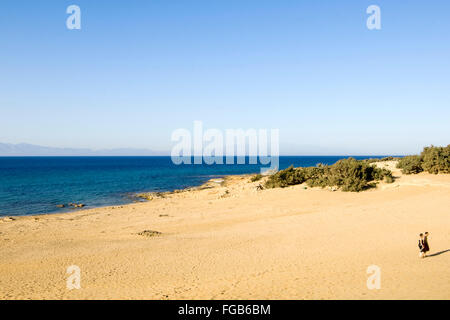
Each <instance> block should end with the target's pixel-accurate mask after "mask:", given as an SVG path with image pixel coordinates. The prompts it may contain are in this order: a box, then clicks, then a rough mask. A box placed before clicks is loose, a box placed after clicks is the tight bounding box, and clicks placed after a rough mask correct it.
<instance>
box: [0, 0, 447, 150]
mask: <svg viewBox="0 0 450 320" xmlns="http://www.w3.org/2000/svg"><path fill="white" fill-rule="evenodd" d="M73 4H75V5H78V6H79V7H80V9H81V29H80V30H69V29H67V27H66V19H67V18H68V17H69V14H67V13H66V9H67V7H68V6H69V5H73ZM369 5H378V6H379V7H380V8H381V29H380V30H369V29H368V28H367V26H366V20H367V18H368V17H369V14H367V13H366V9H367V7H368V6H369ZM449 12H450V2H449V1H448V0H440V1H437V0H430V1H414V0H412V1H380V0H371V1H364V0H360V1H349V0H342V1H335V0H322V1H317V0H316V1H313V0H305V1H302V0H291V1H288V0H277V1H275V0H271V1H268V0H257V1H256V0H245V1H243V0H226V1H225V0H215V1H211V0H209V1H206V0H204V1H203V0H147V1H137V0H128V1H107V0H95V1H92V0H90V1H86V0H71V1H65V0H58V1H55V0H51V1H50V0H45V1H44V0H43V1H24V0H2V1H1V2H0V142H1V143H31V144H37V145H44V146H50V147H70V148H92V149H108V148H123V147H129V148H145V149H152V150H157V151H165V150H167V151H168V153H169V152H170V149H171V148H172V147H173V145H174V142H172V141H171V134H172V132H173V131H174V130H176V129H178V128H186V129H188V130H192V128H193V122H194V121H195V120H200V121H202V122H203V125H204V127H205V129H208V128H217V129H219V130H225V129H239V128H241V129H250V128H254V129H267V130H270V129H279V130H280V152H281V154H289V155H303V154H355V155H357V154H383V155H386V154H396V155H400V154H412V153H417V152H419V151H420V150H421V149H422V147H424V146H426V145H430V144H434V145H447V144H449V143H450V125H449V123H450V121H449V119H450V79H449V75H450V18H449Z"/></svg>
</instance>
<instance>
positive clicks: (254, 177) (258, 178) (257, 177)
mask: <svg viewBox="0 0 450 320" xmlns="http://www.w3.org/2000/svg"><path fill="white" fill-rule="evenodd" d="M262 177H263V176H262V174H260V173H258V174H256V175H254V176H253V177H251V178H250V182H256V181H259V180H261V179H262Z"/></svg>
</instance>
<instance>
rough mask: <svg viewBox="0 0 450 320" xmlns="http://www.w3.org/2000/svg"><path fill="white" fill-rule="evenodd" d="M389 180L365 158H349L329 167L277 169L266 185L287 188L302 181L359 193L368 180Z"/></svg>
mask: <svg viewBox="0 0 450 320" xmlns="http://www.w3.org/2000/svg"><path fill="white" fill-rule="evenodd" d="M385 177H389V178H387V179H392V173H391V172H390V171H389V170H386V169H379V168H377V167H374V166H371V165H370V164H368V163H367V162H366V161H359V160H356V159H353V158H348V159H342V160H339V161H338V162H336V163H335V164H334V165H332V166H327V165H322V164H318V165H317V166H316V167H308V168H294V167H293V166H291V167H289V168H287V169H285V170H282V171H279V172H277V173H276V174H274V175H272V176H270V177H269V179H268V180H267V182H266V185H265V186H266V188H277V187H281V188H284V187H287V186H290V185H295V184H301V183H303V182H306V184H307V185H308V186H310V187H322V188H324V187H332V186H336V187H338V188H340V189H341V190H342V191H354V192H359V191H362V190H365V189H367V188H369V187H372V186H373V183H371V182H372V181H375V180H383V179H384V178H385Z"/></svg>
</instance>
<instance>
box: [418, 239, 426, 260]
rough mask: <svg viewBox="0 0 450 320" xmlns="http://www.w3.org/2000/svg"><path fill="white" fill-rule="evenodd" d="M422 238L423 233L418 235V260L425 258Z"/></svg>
mask: <svg viewBox="0 0 450 320" xmlns="http://www.w3.org/2000/svg"><path fill="white" fill-rule="evenodd" d="M424 248H425V246H424V237H423V233H421V234H419V249H420V252H419V258H425V251H424Z"/></svg>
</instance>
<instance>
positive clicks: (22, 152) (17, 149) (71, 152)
mask: <svg viewBox="0 0 450 320" xmlns="http://www.w3.org/2000/svg"><path fill="white" fill-rule="evenodd" d="M168 154H169V153H168V152H166V153H164V152H158V151H153V150H147V149H130V148H120V149H104V150H92V149H81V148H80V149H78V148H54V147H44V146H38V145H33V144H27V143H19V144H9V143H0V157H5V156H9V157H11V156H162V155H168Z"/></svg>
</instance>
